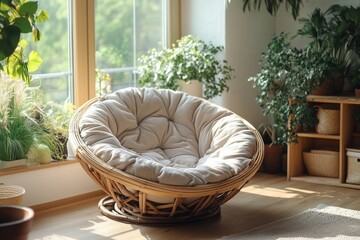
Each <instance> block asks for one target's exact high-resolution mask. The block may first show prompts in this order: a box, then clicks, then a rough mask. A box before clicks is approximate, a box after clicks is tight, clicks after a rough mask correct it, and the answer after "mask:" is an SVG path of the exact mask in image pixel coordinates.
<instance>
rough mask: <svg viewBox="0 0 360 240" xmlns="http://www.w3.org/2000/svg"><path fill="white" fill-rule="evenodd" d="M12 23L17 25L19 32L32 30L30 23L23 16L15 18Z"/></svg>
mask: <svg viewBox="0 0 360 240" xmlns="http://www.w3.org/2000/svg"><path fill="white" fill-rule="evenodd" d="M13 25H14V26H17V27H18V28H19V29H20V32H21V33H29V32H31V31H32V27H31V24H30V22H29V20H28V19H27V18H25V17H20V18H15V21H14V23H13Z"/></svg>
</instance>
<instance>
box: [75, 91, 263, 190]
mask: <svg viewBox="0 0 360 240" xmlns="http://www.w3.org/2000/svg"><path fill="white" fill-rule="evenodd" d="M80 131H81V137H82V139H83V140H84V142H85V143H86V144H87V145H88V146H89V147H90V148H91V149H92V151H93V152H94V154H95V155H96V156H97V157H99V158H100V159H102V160H103V161H104V162H106V163H107V164H109V165H111V166H113V167H115V168H118V169H120V170H122V171H125V172H127V173H129V174H132V175H135V176H137V177H140V178H144V179H147V180H150V181H154V182H159V183H165V184H172V185H182V186H186V185H188V186H191V185H199V184H207V183H214V182H219V181H223V180H225V179H227V178H230V177H231V176H234V175H235V174H238V173H239V172H241V171H242V170H243V169H245V168H246V167H247V166H248V164H249V162H250V161H251V160H252V157H253V155H254V153H255V151H256V146H255V144H256V142H255V136H254V135H253V133H252V131H251V130H249V129H248V127H247V126H246V125H245V124H244V122H243V120H242V118H240V117H239V116H237V115H235V114H234V113H232V112H230V111H228V110H226V109H224V108H221V107H219V106H217V105H215V104H212V103H210V102H208V101H205V100H203V99H200V98H195V97H192V96H190V95H187V94H184V93H182V92H174V91H170V90H156V89H150V88H127V89H122V90H119V91H117V92H114V93H112V94H109V95H107V96H104V97H102V98H101V99H100V100H99V101H98V102H96V103H94V104H93V105H92V106H90V107H89V108H88V109H87V111H86V112H85V113H84V115H83V117H82V118H81V121H80Z"/></svg>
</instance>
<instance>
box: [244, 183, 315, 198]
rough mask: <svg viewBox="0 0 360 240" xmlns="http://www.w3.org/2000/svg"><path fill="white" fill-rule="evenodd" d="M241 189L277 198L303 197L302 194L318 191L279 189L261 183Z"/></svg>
mask: <svg viewBox="0 0 360 240" xmlns="http://www.w3.org/2000/svg"><path fill="white" fill-rule="evenodd" d="M241 191H243V192H247V193H252V194H257V195H261V196H266V197H276V198H302V197H303V196H302V195H301V194H314V193H317V192H313V191H308V190H303V189H296V188H285V189H278V188H272V187H263V186H260V185H252V186H248V187H246V188H243V189H242V190H241Z"/></svg>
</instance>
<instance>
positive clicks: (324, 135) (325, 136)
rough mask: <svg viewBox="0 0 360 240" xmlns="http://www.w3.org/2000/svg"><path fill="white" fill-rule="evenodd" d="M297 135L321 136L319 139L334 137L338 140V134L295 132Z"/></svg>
mask: <svg viewBox="0 0 360 240" xmlns="http://www.w3.org/2000/svg"><path fill="white" fill-rule="evenodd" d="M297 136H298V137H303V138H321V139H334V140H339V139H340V136H339V135H327V134H319V133H297Z"/></svg>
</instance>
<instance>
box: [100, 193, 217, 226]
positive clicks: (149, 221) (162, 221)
mask: <svg viewBox="0 0 360 240" xmlns="http://www.w3.org/2000/svg"><path fill="white" fill-rule="evenodd" d="M98 206H99V209H100V212H101V213H102V214H103V215H104V216H106V217H108V218H110V219H112V220H115V221H120V222H125V223H131V224H141V225H157V226H161V225H167V226H168V225H173V224H178V223H189V222H196V221H204V220H210V219H216V218H218V217H220V206H217V207H216V208H211V209H207V210H206V211H203V212H202V213H201V214H199V215H197V216H191V215H187V216H184V215H182V216H174V217H162V216H154V215H151V216H148V215H136V216H135V215H133V214H131V213H128V212H127V211H126V209H120V208H118V207H117V205H116V202H115V201H114V200H113V199H112V198H111V197H110V196H107V197H104V198H102V199H101V200H100V201H99V204H98Z"/></svg>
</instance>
